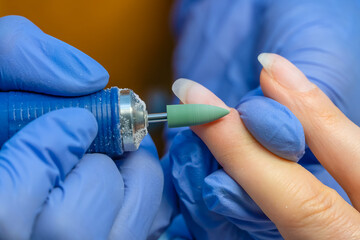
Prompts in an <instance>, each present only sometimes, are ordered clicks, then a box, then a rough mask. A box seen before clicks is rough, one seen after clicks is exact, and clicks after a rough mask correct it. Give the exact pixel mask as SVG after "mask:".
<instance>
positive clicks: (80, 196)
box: [0, 16, 163, 239]
mask: <svg viewBox="0 0 360 240" xmlns="http://www.w3.org/2000/svg"><path fill="white" fill-rule="evenodd" d="M108 77H109V76H108V73H107V72H106V70H105V69H104V68H103V67H102V66H101V65H100V64H98V63H97V62H96V61H94V60H93V59H92V58H90V57H89V56H87V55H85V54H84V53H82V52H80V51H79V50H77V49H75V48H73V47H71V46H69V45H68V44H66V43H64V42H62V41H60V40H57V39H55V38H53V37H51V36H49V35H47V34H45V33H43V32H42V31H41V30H40V29H39V28H38V27H36V26H35V25H34V24H32V23H31V22H30V21H29V20H27V19H25V18H23V17H19V16H7V17H3V18H0V89H1V90H2V91H7V90H25V91H34V92H41V93H45V94H53V95H62V96H74V95H81V94H88V93H92V92H94V91H97V90H100V89H102V88H103V87H105V85H106V84H107V81H108ZM96 134H97V123H96V120H95V118H94V117H93V115H92V114H91V113H90V112H89V111H87V110H85V109H79V108H69V109H63V110H58V111H53V112H50V113H48V114H45V115H43V116H42V117H40V118H38V119H36V120H35V121H33V122H31V123H30V124H28V125H27V126H25V127H24V128H23V129H22V130H21V131H19V132H18V133H17V134H16V135H15V136H13V137H12V138H11V139H10V140H9V141H8V142H6V143H5V144H4V145H3V147H2V149H1V151H0V206H1V207H0V239H30V238H33V239H107V238H110V239H144V238H145V237H146V235H147V232H148V230H149V228H150V224H151V221H152V219H153V217H154V216H155V213H156V211H157V208H158V206H159V204H160V195H161V191H162V186H163V175H162V171H161V167H160V164H159V162H158V156H157V152H156V149H155V146H154V144H153V143H152V141H151V139H150V137H147V138H146V139H145V140H144V141H143V143H142V145H141V147H140V149H139V151H137V152H134V153H131V154H128V155H127V156H124V159H122V160H118V161H117V162H116V164H115V162H114V161H113V160H112V159H110V158H109V157H108V156H106V155H104V154H85V152H86V150H87V148H88V147H89V145H90V144H91V142H92V141H93V139H94V138H95V136H96Z"/></svg>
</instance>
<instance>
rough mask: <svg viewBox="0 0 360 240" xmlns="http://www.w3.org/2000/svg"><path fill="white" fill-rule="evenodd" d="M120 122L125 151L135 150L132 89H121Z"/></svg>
mask: <svg viewBox="0 0 360 240" xmlns="http://www.w3.org/2000/svg"><path fill="white" fill-rule="evenodd" d="M119 103H120V124H121V138H122V145H123V149H124V151H126V152H127V151H135V150H137V147H136V146H135V142H134V126H133V122H134V120H133V107H132V97H131V90H130V89H122V90H120V97H119Z"/></svg>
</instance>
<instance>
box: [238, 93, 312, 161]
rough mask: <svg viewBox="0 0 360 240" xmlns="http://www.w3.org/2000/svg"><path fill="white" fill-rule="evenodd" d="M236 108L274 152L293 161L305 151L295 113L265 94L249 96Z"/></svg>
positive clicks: (258, 137) (256, 135)
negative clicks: (264, 95) (263, 95)
mask: <svg viewBox="0 0 360 240" xmlns="http://www.w3.org/2000/svg"><path fill="white" fill-rule="evenodd" d="M237 110H238V111H239V113H240V116H241V119H242V121H243V122H244V124H245V126H246V128H247V129H248V130H249V131H250V133H251V134H252V135H253V136H254V137H255V138H256V140H258V141H259V142H260V143H261V144H262V145H263V146H264V147H265V148H267V149H268V150H269V151H271V152H273V153H274V154H276V155H278V156H280V157H282V158H285V159H288V160H291V161H294V162H297V161H299V159H300V158H301V157H302V156H303V155H304V153H305V135H304V130H303V127H302V125H301V123H300V121H299V120H298V119H297V118H296V116H295V115H294V114H293V113H292V112H291V111H290V110H289V109H288V108H287V107H285V106H283V105H281V104H280V103H278V102H276V101H274V100H272V99H270V98H266V97H261V96H253V97H251V98H248V99H247V101H245V102H243V103H241V104H240V105H239V106H238V107H237Z"/></svg>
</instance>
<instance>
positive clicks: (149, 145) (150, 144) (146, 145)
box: [139, 134, 159, 158]
mask: <svg viewBox="0 0 360 240" xmlns="http://www.w3.org/2000/svg"><path fill="white" fill-rule="evenodd" d="M139 150H140V151H142V150H144V151H147V152H148V153H150V154H152V155H153V156H154V157H155V158H159V154H158V151H157V149H156V146H155V143H154V141H153V140H152V138H151V136H150V134H148V135H146V136H145V137H144V139H143V140H142V142H141V144H140V146H139Z"/></svg>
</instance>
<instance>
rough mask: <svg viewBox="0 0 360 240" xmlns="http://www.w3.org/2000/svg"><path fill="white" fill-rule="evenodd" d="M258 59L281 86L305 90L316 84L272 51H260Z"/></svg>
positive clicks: (300, 90)
mask: <svg viewBox="0 0 360 240" xmlns="http://www.w3.org/2000/svg"><path fill="white" fill-rule="evenodd" d="M258 60H259V62H260V63H261V65H262V66H263V67H264V69H265V71H266V72H267V73H268V74H269V75H270V77H271V78H272V79H274V80H275V81H277V82H278V83H280V84H281V85H282V86H283V87H285V88H288V89H290V90H294V91H298V92H307V91H309V90H311V89H313V88H315V87H316V86H315V85H314V84H313V83H312V82H310V81H309V80H308V79H307V78H306V76H305V75H304V74H303V73H302V72H301V71H300V70H299V69H298V68H297V67H295V66H294V65H293V64H292V63H291V62H289V61H288V60H286V59H285V58H283V57H281V56H279V55H277V54H273V53H261V54H260V55H259V56H258Z"/></svg>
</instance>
